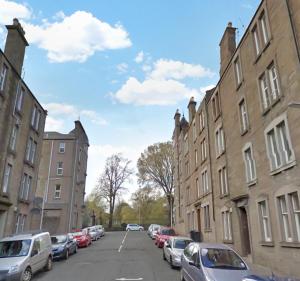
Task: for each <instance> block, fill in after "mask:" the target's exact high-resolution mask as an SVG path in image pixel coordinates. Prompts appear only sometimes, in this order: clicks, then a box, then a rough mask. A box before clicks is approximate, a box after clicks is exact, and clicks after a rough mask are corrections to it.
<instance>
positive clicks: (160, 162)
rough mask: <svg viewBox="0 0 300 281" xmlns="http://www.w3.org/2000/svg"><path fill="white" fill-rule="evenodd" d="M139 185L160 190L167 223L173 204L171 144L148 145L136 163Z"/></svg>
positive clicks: (170, 217) (170, 218)
mask: <svg viewBox="0 0 300 281" xmlns="http://www.w3.org/2000/svg"><path fill="white" fill-rule="evenodd" d="M137 168H138V178H139V183H140V184H142V185H149V186H151V187H155V188H159V189H161V190H162V191H163V192H164V194H165V197H166V200H167V203H168V210H169V216H168V217H169V223H172V221H171V220H172V208H173V203H174V196H173V194H174V157H173V147H172V143H171V142H163V143H156V144H153V145H150V146H149V147H148V148H147V149H146V150H145V151H144V152H143V153H142V154H141V156H140V158H139V159H138V162H137Z"/></svg>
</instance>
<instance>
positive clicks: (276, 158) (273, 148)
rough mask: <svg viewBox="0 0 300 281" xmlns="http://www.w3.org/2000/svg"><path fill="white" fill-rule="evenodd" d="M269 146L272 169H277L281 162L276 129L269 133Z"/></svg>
mask: <svg viewBox="0 0 300 281" xmlns="http://www.w3.org/2000/svg"><path fill="white" fill-rule="evenodd" d="M267 136H268V146H269V154H270V158H271V162H272V169H276V168H278V167H280V165H281V160H280V155H279V151H278V145H277V142H276V138H275V132H274V129H273V130H271V131H270V132H268V135H267Z"/></svg>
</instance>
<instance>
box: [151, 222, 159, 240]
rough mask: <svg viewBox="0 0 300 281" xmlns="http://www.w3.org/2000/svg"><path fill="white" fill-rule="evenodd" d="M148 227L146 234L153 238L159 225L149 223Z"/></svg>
mask: <svg viewBox="0 0 300 281" xmlns="http://www.w3.org/2000/svg"><path fill="white" fill-rule="evenodd" d="M150 227H151V228H150ZM150 227H149V229H148V234H149V236H150V237H151V239H155V236H156V234H157V232H158V231H159V229H160V227H161V226H160V225H158V224H151V225H150Z"/></svg>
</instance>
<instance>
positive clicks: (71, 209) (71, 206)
mask: <svg viewBox="0 0 300 281" xmlns="http://www.w3.org/2000/svg"><path fill="white" fill-rule="evenodd" d="M77 150H78V139H77V140H76V148H75V161H74V169H73V184H72V192H71V203H70V214H69V231H68V232H71V225H72V212H73V197H74V189H75V174H76V167H77V165H76V164H77Z"/></svg>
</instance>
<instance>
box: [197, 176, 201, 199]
mask: <svg viewBox="0 0 300 281" xmlns="http://www.w3.org/2000/svg"><path fill="white" fill-rule="evenodd" d="M196 188H197V195H198V198H200V195H201V189H200V183H199V179H198V178H196Z"/></svg>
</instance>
